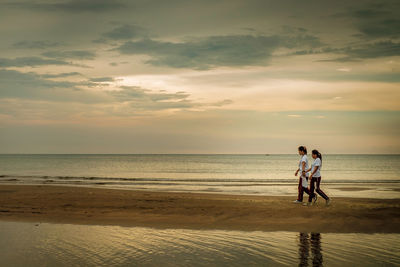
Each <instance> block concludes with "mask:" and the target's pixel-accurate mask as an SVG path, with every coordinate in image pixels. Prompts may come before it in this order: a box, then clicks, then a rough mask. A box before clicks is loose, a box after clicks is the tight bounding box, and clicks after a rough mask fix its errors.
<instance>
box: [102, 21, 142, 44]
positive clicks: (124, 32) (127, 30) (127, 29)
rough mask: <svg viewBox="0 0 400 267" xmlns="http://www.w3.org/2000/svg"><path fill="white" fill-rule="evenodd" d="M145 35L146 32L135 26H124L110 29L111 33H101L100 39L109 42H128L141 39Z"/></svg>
mask: <svg viewBox="0 0 400 267" xmlns="http://www.w3.org/2000/svg"><path fill="white" fill-rule="evenodd" d="M145 35H146V31H145V29H144V28H142V27H139V26H136V25H128V24H124V25H120V26H118V27H116V28H114V29H112V30H111V31H108V32H105V33H103V34H102V37H103V38H106V39H111V40H129V39H135V38H138V37H143V36H145Z"/></svg>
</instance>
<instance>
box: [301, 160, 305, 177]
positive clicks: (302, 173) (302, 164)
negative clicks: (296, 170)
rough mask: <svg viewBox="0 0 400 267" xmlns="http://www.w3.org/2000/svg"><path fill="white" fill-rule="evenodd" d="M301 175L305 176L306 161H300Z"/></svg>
mask: <svg viewBox="0 0 400 267" xmlns="http://www.w3.org/2000/svg"><path fill="white" fill-rule="evenodd" d="M301 176H306V162H305V161H303V162H302V163H301Z"/></svg>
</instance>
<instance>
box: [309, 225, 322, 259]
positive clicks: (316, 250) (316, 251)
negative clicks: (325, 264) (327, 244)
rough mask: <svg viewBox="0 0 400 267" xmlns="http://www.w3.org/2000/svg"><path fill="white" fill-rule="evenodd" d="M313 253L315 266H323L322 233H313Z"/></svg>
mask: <svg viewBox="0 0 400 267" xmlns="http://www.w3.org/2000/svg"><path fill="white" fill-rule="evenodd" d="M311 255H312V263H313V266H322V253H321V234H320V233H311Z"/></svg>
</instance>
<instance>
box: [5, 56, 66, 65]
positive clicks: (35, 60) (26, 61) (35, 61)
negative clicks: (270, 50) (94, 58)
mask: <svg viewBox="0 0 400 267" xmlns="http://www.w3.org/2000/svg"><path fill="white" fill-rule="evenodd" d="M45 65H72V64H71V63H70V62H66V61H64V60H60V59H46V58H41V57H17V58H14V59H10V58H0V67H25V66H30V67H35V66H45Z"/></svg>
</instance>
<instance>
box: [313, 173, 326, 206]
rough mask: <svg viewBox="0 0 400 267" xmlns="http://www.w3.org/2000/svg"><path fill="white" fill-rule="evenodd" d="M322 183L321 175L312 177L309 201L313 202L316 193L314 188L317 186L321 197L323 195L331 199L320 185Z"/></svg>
mask: <svg viewBox="0 0 400 267" xmlns="http://www.w3.org/2000/svg"><path fill="white" fill-rule="evenodd" d="M320 184H321V177H313V178H312V179H311V184H310V193H309V194H308V202H311V201H312V199H313V197H314V195H315V193H314V189H315V188H317V190H315V191H316V192H317V193H318V195H320V196H321V197H323V198H324V199H325V200H327V199H329V197H328V196H327V195H326V194H325V193H324V191H322V190H321V188H320V187H319V186H320Z"/></svg>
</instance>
